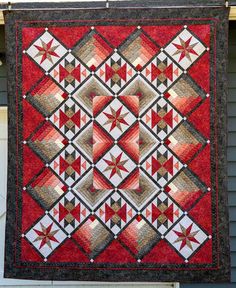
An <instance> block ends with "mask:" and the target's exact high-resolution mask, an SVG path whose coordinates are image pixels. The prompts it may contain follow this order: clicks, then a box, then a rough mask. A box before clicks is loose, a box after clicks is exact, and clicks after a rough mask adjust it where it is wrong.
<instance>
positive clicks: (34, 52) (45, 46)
mask: <svg viewBox="0 0 236 288" xmlns="http://www.w3.org/2000/svg"><path fill="white" fill-rule="evenodd" d="M66 52H67V49H66V48H65V47H64V46H63V45H62V44H61V43H60V42H58V41H57V40H56V39H55V38H54V36H53V35H52V34H51V33H49V32H48V31H46V32H44V33H43V34H42V35H41V36H40V37H39V38H38V39H37V40H36V41H35V42H33V44H31V46H30V47H29V48H28V49H27V50H26V53H27V54H28V55H29V56H30V57H31V58H32V59H33V60H34V61H35V62H36V63H38V64H39V65H40V67H42V68H43V69H44V70H45V71H48V70H50V69H51V67H52V66H53V65H54V64H55V63H56V62H57V61H59V60H60V59H61V58H62V57H63V56H64V55H65V54H66Z"/></svg>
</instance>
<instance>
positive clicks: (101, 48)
mask: <svg viewBox="0 0 236 288" xmlns="http://www.w3.org/2000/svg"><path fill="white" fill-rule="evenodd" d="M112 51H113V49H112V48H111V47H110V46H109V45H108V44H107V42H106V41H105V40H103V38H102V37H101V36H100V35H99V34H97V32H96V31H94V30H92V31H91V32H90V33H89V34H88V35H86V36H85V37H84V38H83V39H82V40H81V41H80V42H79V43H78V44H77V45H76V46H75V47H74V48H73V50H72V53H73V54H74V55H75V56H76V57H78V58H79V59H81V60H82V61H83V63H85V64H86V65H87V66H88V67H89V68H90V69H91V70H92V71H95V70H96V68H97V67H98V66H99V65H100V64H101V63H102V62H103V61H104V60H105V59H106V58H107V57H108V56H109V54H110V53H111V52H112Z"/></svg>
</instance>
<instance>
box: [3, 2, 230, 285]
mask: <svg viewBox="0 0 236 288" xmlns="http://www.w3.org/2000/svg"><path fill="white" fill-rule="evenodd" d="M227 19H228V9H226V8H211V9H208V8H198V9H194V10H193V9H186V8H185V9H129V10H127V9H126V10H122V9H103V10H74V11H72V10H71V11H28V12H27V13H26V12H23V11H17V12H15V11H13V12H9V13H6V15H5V20H6V35H7V38H6V40H7V41H6V42H7V59H8V93H9V98H8V100H9V165H8V201H7V222H6V248H5V250H6V251H5V277H10V278H30V279H51V280H52V279H53V280H90V281H91V280H96V281H155V282H157V281H185V282H186V281H196V282H213V281H227V280H228V279H229V247H228V235H229V233H228V218H227V201H226V199H227V197H226V169H225V167H226V157H225V151H226V55H227V22H228V20H227Z"/></svg>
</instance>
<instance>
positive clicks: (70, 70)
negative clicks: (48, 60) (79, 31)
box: [49, 53, 90, 94]
mask: <svg viewBox="0 0 236 288" xmlns="http://www.w3.org/2000/svg"><path fill="white" fill-rule="evenodd" d="M49 74H50V75H51V77H53V78H54V79H55V81H57V83H59V84H60V85H61V87H62V88H63V89H65V90H66V91H67V92H68V93H70V94H71V93H73V91H74V90H75V89H76V88H77V87H79V86H80V84H81V83H82V82H83V81H84V80H85V79H86V78H87V77H88V76H89V75H90V72H89V70H88V69H87V68H85V67H84V65H83V64H82V63H80V62H79V61H78V60H77V59H76V58H75V57H74V56H73V55H72V54H71V53H69V54H67V55H66V57H65V58H63V59H62V60H61V61H60V63H59V64H58V65H56V67H54V68H53V69H52V70H51V71H50V73H49Z"/></svg>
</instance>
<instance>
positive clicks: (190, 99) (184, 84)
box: [164, 75, 206, 115]
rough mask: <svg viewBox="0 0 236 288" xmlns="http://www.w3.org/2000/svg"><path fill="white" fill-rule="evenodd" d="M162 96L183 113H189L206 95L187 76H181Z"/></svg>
mask: <svg viewBox="0 0 236 288" xmlns="http://www.w3.org/2000/svg"><path fill="white" fill-rule="evenodd" d="M164 97H165V98H166V99H168V101H169V102H171V103H172V104H173V105H174V106H175V108H176V109H177V110H178V111H180V112H181V113H182V114H183V115H186V114H188V113H190V112H191V111H192V110H193V109H194V108H195V107H196V106H197V105H198V103H200V102H201V101H202V99H204V98H205V97H206V93H205V92H204V91H203V90H202V89H201V88H200V87H199V86H198V85H197V84H196V83H195V82H194V81H193V80H192V79H191V78H190V77H188V76H186V75H184V76H182V77H181V78H180V79H179V80H178V81H177V82H176V83H175V84H174V85H173V86H171V87H170V89H168V90H167V91H166V92H165V93H164Z"/></svg>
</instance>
